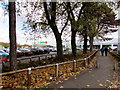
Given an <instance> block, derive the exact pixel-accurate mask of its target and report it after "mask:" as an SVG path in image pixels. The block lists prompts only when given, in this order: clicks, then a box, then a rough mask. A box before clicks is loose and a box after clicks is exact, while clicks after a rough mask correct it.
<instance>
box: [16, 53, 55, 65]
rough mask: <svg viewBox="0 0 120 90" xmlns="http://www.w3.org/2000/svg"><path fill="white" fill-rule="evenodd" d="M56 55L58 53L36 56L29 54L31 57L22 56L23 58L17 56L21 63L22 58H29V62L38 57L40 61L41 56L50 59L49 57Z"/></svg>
mask: <svg viewBox="0 0 120 90" xmlns="http://www.w3.org/2000/svg"><path fill="white" fill-rule="evenodd" d="M55 56H56V54H49V55H35V56H29V57H21V58H17V61H18V62H19V63H21V61H22V60H26V59H29V62H31V61H32V59H33V58H38V60H39V61H40V60H41V58H45V59H48V58H52V57H55Z"/></svg>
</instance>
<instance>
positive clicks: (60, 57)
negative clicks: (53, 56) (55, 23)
mask: <svg viewBox="0 0 120 90" xmlns="http://www.w3.org/2000/svg"><path fill="white" fill-rule="evenodd" d="M56 43H57V59H58V60H59V61H62V60H63V47H62V39H61V35H58V36H57V37H56Z"/></svg>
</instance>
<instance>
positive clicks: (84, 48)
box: [83, 30, 87, 54]
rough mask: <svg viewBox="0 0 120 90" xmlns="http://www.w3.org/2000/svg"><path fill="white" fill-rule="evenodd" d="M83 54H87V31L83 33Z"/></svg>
mask: <svg viewBox="0 0 120 90" xmlns="http://www.w3.org/2000/svg"><path fill="white" fill-rule="evenodd" d="M85 31H86V30H85ZM83 54H87V32H85V35H84V45H83Z"/></svg>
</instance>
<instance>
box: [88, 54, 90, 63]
mask: <svg viewBox="0 0 120 90" xmlns="http://www.w3.org/2000/svg"><path fill="white" fill-rule="evenodd" d="M89 64H90V56H89V57H88V65H89Z"/></svg>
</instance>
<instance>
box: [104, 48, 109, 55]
mask: <svg viewBox="0 0 120 90" xmlns="http://www.w3.org/2000/svg"><path fill="white" fill-rule="evenodd" d="M107 52H108V48H107V47H105V56H107Z"/></svg>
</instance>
